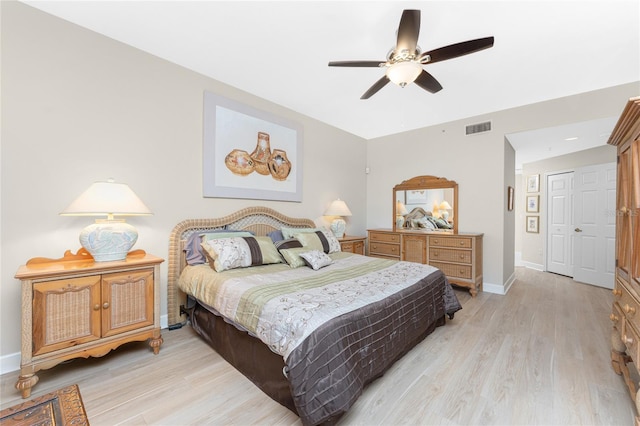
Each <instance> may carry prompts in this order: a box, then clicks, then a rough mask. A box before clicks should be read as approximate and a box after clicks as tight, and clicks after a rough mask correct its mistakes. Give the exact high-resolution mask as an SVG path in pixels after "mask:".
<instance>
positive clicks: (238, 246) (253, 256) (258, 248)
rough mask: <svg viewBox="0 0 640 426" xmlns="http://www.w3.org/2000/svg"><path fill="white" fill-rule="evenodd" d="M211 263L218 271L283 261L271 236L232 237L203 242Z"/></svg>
mask: <svg viewBox="0 0 640 426" xmlns="http://www.w3.org/2000/svg"><path fill="white" fill-rule="evenodd" d="M202 248H203V249H204V250H205V253H206V255H207V258H208V259H209V264H210V265H211V267H212V268H213V269H215V270H216V272H222V271H226V270H227V269H235V268H246V267H248V266H258V265H266V264H270V263H282V258H281V257H280V255H279V254H278V250H277V249H276V247H275V246H274V245H273V242H272V241H271V238H269V237H231V238H218V239H211V240H207V241H203V242H202Z"/></svg>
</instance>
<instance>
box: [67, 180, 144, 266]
mask: <svg viewBox="0 0 640 426" xmlns="http://www.w3.org/2000/svg"><path fill="white" fill-rule="evenodd" d="M151 214H152V213H151V210H149V208H148V207H147V206H145V205H144V203H143V202H142V201H140V198H138V196H137V195H136V194H135V193H134V192H133V191H132V190H131V188H129V186H128V185H127V184H124V183H116V182H115V181H114V180H113V179H109V180H108V181H107V182H95V183H93V184H92V185H91V186H90V187H89V188H88V189H87V190H86V191H84V192H83V193H82V194H80V196H79V197H78V198H76V199H75V200H74V201H73V202H72V203H71V204H70V205H69V206H68V207H67V208H66V209H64V210H63V211H62V212H61V213H60V215H61V216H106V217H107V218H106V219H96V221H95V223H93V224H91V225H89V226H87V227H86V228H84V229H83V230H82V232H80V244H81V245H82V247H84V248H85V249H86V250H87V251H88V252H89V253H90V254H91V256H93V259H94V260H95V261H96V262H109V261H116V260H124V259H126V257H127V253H128V252H129V250H130V249H131V247H133V245H134V244H135V243H136V241H137V240H138V231H137V230H136V228H134V227H133V226H132V225H129V224H128V223H126V222H125V221H124V220H123V219H114V216H149V215H151Z"/></svg>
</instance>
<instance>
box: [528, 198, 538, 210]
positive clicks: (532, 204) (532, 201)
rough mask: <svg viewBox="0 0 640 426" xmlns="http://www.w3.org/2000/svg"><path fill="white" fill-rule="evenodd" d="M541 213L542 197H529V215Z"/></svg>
mask: <svg viewBox="0 0 640 426" xmlns="http://www.w3.org/2000/svg"><path fill="white" fill-rule="evenodd" d="M539 212H540V196H539V195H527V213H539Z"/></svg>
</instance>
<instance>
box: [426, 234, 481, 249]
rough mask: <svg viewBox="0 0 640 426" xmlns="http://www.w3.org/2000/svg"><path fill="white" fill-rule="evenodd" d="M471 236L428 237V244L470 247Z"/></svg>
mask: <svg viewBox="0 0 640 426" xmlns="http://www.w3.org/2000/svg"><path fill="white" fill-rule="evenodd" d="M471 242H472V239H471V238H466V237H429V246H439V247H459V248H471Z"/></svg>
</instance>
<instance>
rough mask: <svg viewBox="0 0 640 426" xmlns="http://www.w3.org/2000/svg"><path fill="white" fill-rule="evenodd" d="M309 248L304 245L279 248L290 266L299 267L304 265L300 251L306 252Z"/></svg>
mask: <svg viewBox="0 0 640 426" xmlns="http://www.w3.org/2000/svg"><path fill="white" fill-rule="evenodd" d="M308 251H309V249H308V248H305V247H296V248H289V249H282V250H280V254H281V255H282V257H284V260H285V262H287V264H288V265H289V266H290V267H292V268H299V267H301V266H304V265H306V263H305V262H304V259H303V258H301V257H300V255H301V254H302V253H306V252H308Z"/></svg>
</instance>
